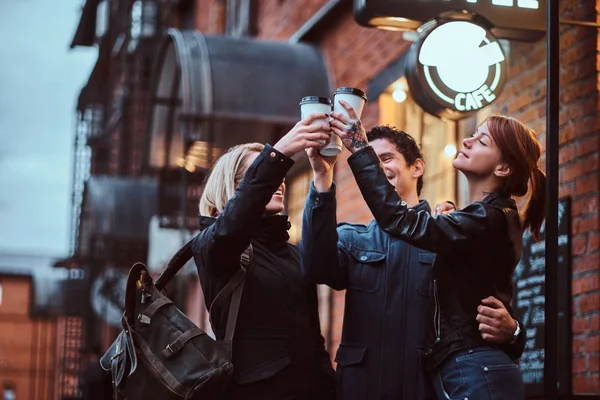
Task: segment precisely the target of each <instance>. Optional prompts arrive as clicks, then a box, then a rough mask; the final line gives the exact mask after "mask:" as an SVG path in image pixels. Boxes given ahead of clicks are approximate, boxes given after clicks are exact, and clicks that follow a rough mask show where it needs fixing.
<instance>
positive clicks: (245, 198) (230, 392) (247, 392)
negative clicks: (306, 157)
mask: <svg viewBox="0 0 600 400" xmlns="http://www.w3.org/2000/svg"><path fill="white" fill-rule="evenodd" d="M292 164H293V161H292V160H291V159H290V158H288V157H286V156H285V155H283V154H281V153H279V152H278V151H277V150H275V149H274V148H273V147H271V146H269V145H266V146H265V148H264V150H263V151H262V152H261V153H260V154H259V155H258V157H257V158H256V160H255V161H254V162H253V163H252V164H251V165H250V166H249V167H248V170H247V171H246V174H245V175H244V178H243V179H242V181H241V182H240V184H239V185H238V187H237V189H236V191H235V194H234V196H233V197H232V198H231V199H230V200H229V201H228V202H227V204H226V206H225V209H224V210H223V212H222V213H221V215H220V216H219V217H218V218H216V219H214V218H207V217H201V218H200V225H201V228H202V231H201V232H200V234H199V235H198V236H197V237H196V239H195V241H194V243H193V247H192V249H193V253H194V260H195V262H196V265H197V267H198V273H199V275H200V282H201V284H202V290H203V294H204V298H205V300H206V304H211V302H212V300H213V299H214V298H215V297H216V295H217V293H219V292H220V291H221V289H223V287H224V286H225V284H226V283H227V282H228V281H229V279H230V278H231V277H232V276H233V275H234V274H235V273H236V272H237V270H238V268H240V266H239V258H240V255H241V254H242V252H243V251H244V249H245V248H246V247H247V246H248V244H249V243H252V245H253V258H252V264H251V265H250V267H249V268H248V271H247V273H246V277H245V284H244V289H243V293H242V299H241V304H240V310H239V315H238V319H237V325H236V328H235V335H234V338H233V354H232V361H233V365H234V372H233V380H232V381H231V383H230V384H229V385H228V387H227V390H226V392H225V394H224V395H223V397H222V399H228V400H231V399H244V400H249V399H260V400H268V399H273V400H283V399H286V400H291V399H295V400H299V399H302V400H304V399H306V400H308V399H310V400H313V399H318V400H324V399H327V400H329V399H334V398H335V393H334V371H333V368H332V366H331V362H330V358H329V354H328V353H327V351H326V350H325V347H324V342H325V340H324V338H323V336H322V335H321V332H320V325H319V315H318V308H317V291H316V286H315V285H314V284H310V283H307V282H305V281H304V279H303V278H302V274H301V269H300V252H299V250H298V247H297V246H295V245H293V244H290V243H288V242H287V239H288V235H287V229H288V221H287V217H286V216H282V215H276V216H269V217H264V216H263V213H264V209H265V206H266V205H267V203H268V202H269V200H270V199H271V196H272V195H273V193H274V192H275V191H276V190H277V188H278V187H279V185H280V184H281V182H282V181H283V178H284V177H285V174H286V173H287V171H288V170H289V169H290V167H291V166H292ZM228 311H229V308H228V307H219V308H218V309H216V310H213V312H212V315H211V321H212V323H213V329H214V331H215V334H216V336H217V337H218V338H219V339H221V338H223V336H224V335H225V326H226V321H227V314H228Z"/></svg>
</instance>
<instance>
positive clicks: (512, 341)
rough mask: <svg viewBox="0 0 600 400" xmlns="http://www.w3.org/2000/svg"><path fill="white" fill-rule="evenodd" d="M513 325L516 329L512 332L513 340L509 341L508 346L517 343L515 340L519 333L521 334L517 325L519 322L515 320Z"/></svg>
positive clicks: (519, 326)
mask: <svg viewBox="0 0 600 400" xmlns="http://www.w3.org/2000/svg"><path fill="white" fill-rule="evenodd" d="M514 321H515V324H517V327H516V328H515V331H514V332H513V338H512V340H511V341H510V344H513V343H515V342H516V341H517V339H518V338H519V333H521V325H519V321H517V320H516V319H515V320H514Z"/></svg>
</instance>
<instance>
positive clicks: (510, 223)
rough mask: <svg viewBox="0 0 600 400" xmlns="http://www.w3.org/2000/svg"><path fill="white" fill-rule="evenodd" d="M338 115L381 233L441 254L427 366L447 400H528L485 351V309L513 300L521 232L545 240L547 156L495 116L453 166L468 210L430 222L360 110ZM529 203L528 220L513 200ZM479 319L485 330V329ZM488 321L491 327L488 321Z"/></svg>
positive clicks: (508, 368)
mask: <svg viewBox="0 0 600 400" xmlns="http://www.w3.org/2000/svg"><path fill="white" fill-rule="evenodd" d="M344 106H345V107H346V109H347V110H348V112H349V114H350V116H351V117H352V118H348V117H346V116H344V115H342V114H339V113H332V118H333V119H332V121H331V128H332V131H333V132H335V133H336V134H337V135H338V136H340V137H341V138H342V141H343V142H344V145H345V146H346V147H347V148H348V149H349V150H350V151H351V152H352V153H354V154H352V155H351V156H350V157H349V159H348V163H349V165H350V167H351V169H352V171H353V173H354V175H355V177H356V181H357V183H358V186H359V188H360V190H361V192H362V194H363V197H364V198H365V200H366V202H367V204H368V205H369V208H370V209H371V211H372V212H373V215H374V216H375V219H376V220H377V222H378V224H379V226H380V227H381V228H382V229H383V230H384V231H386V232H388V233H389V234H390V235H393V236H397V237H400V238H402V239H403V240H405V241H406V242H409V243H411V244H413V245H415V246H417V247H420V248H423V249H425V250H429V251H431V252H434V253H437V258H436V261H435V270H434V295H435V300H436V305H435V317H434V321H433V324H432V326H433V327H434V329H433V332H431V334H433V337H432V341H431V343H432V344H431V347H430V348H429V349H427V352H426V355H427V359H426V360H425V363H426V365H427V366H428V369H429V370H430V371H431V372H432V373H431V377H432V379H433V384H434V387H435V389H436V393H437V396H438V397H439V398H440V399H459V398H460V399H466V398H469V399H478V400H479V399H521V398H523V397H524V394H523V382H522V377H521V373H520V371H519V367H518V365H517V364H516V363H515V362H514V361H513V360H511V358H510V357H509V356H508V355H507V354H506V353H505V352H504V351H503V350H502V348H501V347H499V346H495V345H491V344H490V343H489V342H486V341H484V339H483V338H482V337H481V334H480V332H479V324H480V323H485V322H486V321H482V320H481V316H480V317H477V307H478V306H479V301H480V299H482V298H485V297H487V296H495V297H496V298H498V299H500V300H501V301H502V302H503V303H504V305H505V306H507V307H508V306H509V304H510V302H511V298H512V274H513V271H514V269H515V267H516V265H517V262H518V260H519V258H520V256H521V243H522V242H521V236H522V233H523V229H527V228H529V229H531V231H532V233H533V236H534V237H536V238H539V232H540V227H541V224H542V221H543V220H544V217H545V185H546V177H545V175H544V173H543V172H542V171H540V169H539V168H538V166H537V162H538V160H539V159H540V155H541V153H542V148H541V146H540V144H539V143H538V141H537V138H536V135H535V133H534V132H533V130H531V129H530V128H528V127H527V126H525V125H523V124H522V123H521V122H519V121H517V120H515V119H512V118H508V117H504V116H493V117H490V118H489V119H487V120H486V121H485V122H484V123H483V124H482V125H481V126H480V127H479V128H478V129H477V131H476V132H475V133H474V134H473V136H471V137H469V138H466V139H465V140H464V141H463V146H464V147H463V148H462V149H461V151H460V153H459V155H458V157H457V158H456V159H455V160H454V163H453V164H454V167H455V168H456V169H457V170H459V171H461V172H462V173H463V174H464V175H465V177H466V178H467V181H468V184H469V203H470V204H469V205H468V206H467V207H465V208H464V209H462V210H459V211H456V212H454V213H451V214H446V215H438V216H437V217H432V216H431V215H430V214H428V213H427V212H423V211H415V210H414V209H411V208H407V206H406V203H405V202H404V201H403V200H402V199H401V198H400V196H399V195H398V193H397V192H396V191H395V190H394V187H393V186H392V185H391V184H390V183H389V182H388V180H387V178H386V176H385V174H384V172H383V170H382V169H381V167H380V162H379V159H378V158H377V156H376V154H375V152H374V151H373V149H372V148H371V147H370V146H369V144H368V142H367V139H366V135H365V133H364V129H363V128H362V126H361V123H360V120H359V119H358V118H357V117H356V114H355V113H354V110H353V109H352V108H351V107H350V106H349V105H348V104H345V105H344ZM528 184H530V185H531V197H530V199H529V202H528V203H527V205H526V206H525V208H524V210H523V213H522V220H521V218H520V216H519V212H518V210H517V205H516V203H515V200H514V199H513V197H519V196H524V195H525V194H526V193H527V191H528ZM478 318H479V320H478ZM484 318H485V317H484Z"/></svg>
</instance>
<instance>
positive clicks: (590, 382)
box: [573, 374, 600, 394]
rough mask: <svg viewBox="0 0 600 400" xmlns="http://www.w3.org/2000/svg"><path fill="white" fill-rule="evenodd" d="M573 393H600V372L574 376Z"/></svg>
mask: <svg viewBox="0 0 600 400" xmlns="http://www.w3.org/2000/svg"><path fill="white" fill-rule="evenodd" d="M573 393H575V394H589V393H600V374H588V375H584V376H581V375H580V376H574V377H573Z"/></svg>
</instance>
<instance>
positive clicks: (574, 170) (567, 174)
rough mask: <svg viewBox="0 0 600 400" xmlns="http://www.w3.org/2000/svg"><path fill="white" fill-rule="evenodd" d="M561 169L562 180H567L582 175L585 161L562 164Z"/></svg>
mask: <svg viewBox="0 0 600 400" xmlns="http://www.w3.org/2000/svg"><path fill="white" fill-rule="evenodd" d="M561 170H562V178H563V182H569V181H572V180H573V179H576V178H579V177H580V176H582V175H583V173H584V171H585V163H584V162H583V161H577V162H574V163H571V164H568V165H565V166H563V167H562V168H561Z"/></svg>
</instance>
